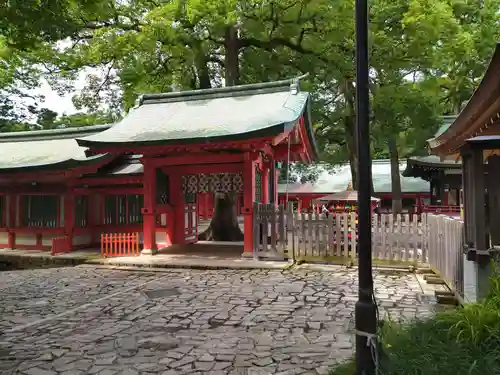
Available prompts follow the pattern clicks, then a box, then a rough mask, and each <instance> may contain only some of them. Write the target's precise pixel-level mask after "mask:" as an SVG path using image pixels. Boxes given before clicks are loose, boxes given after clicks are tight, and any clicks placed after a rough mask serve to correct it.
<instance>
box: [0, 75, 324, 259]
mask: <svg viewBox="0 0 500 375" xmlns="http://www.w3.org/2000/svg"><path fill="white" fill-rule="evenodd" d="M310 107H311V99H310V95H309V93H307V92H303V91H301V90H300V88H299V82H298V80H295V79H294V80H285V81H279V82H269V83H262V84H252V85H242V86H235V87H225V88H216V89H208V90H197V91H187V92H173V93H166V94H148V95H143V96H141V97H140V99H139V101H138V105H137V106H136V107H135V108H134V109H133V110H131V111H130V112H129V113H128V115H127V116H126V117H125V118H124V119H123V120H121V121H120V122H118V123H116V124H114V125H102V126H91V127H84V128H77V129H59V130H47V131H33V132H20V133H6V134H0V212H1V215H0V246H3V247H8V248H20V249H46V250H47V249H49V248H50V247H51V241H52V239H53V238H57V237H64V238H65V239H66V241H67V246H68V248H78V247H92V246H95V245H96V244H97V243H98V241H99V238H100V235H101V234H102V233H131V232H134V233H135V232H139V233H140V237H141V243H142V248H143V250H142V251H143V253H149V254H154V253H155V252H156V251H157V249H158V248H161V247H166V246H170V245H171V244H185V243H194V242H196V241H197V239H198V233H197V229H198V217H199V212H198V200H199V197H200V194H201V195H203V194H205V193H228V192H234V193H235V194H240V195H241V196H242V206H243V208H242V214H243V216H244V231H243V232H244V237H245V238H244V252H245V253H246V254H251V252H252V249H253V212H252V211H253V203H254V202H270V201H274V202H276V200H277V196H276V195H277V188H276V182H277V175H278V171H277V170H276V168H275V165H276V163H277V162H280V161H291V162H295V161H300V162H304V163H310V162H312V161H314V160H316V158H317V149H316V143H315V140H314V136H313V132H312V128H311V118H310V113H311V108H310Z"/></svg>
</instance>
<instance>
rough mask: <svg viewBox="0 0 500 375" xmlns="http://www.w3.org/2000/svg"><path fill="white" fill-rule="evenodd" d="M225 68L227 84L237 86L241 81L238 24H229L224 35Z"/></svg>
mask: <svg viewBox="0 0 500 375" xmlns="http://www.w3.org/2000/svg"><path fill="white" fill-rule="evenodd" d="M224 48H225V56H224V68H225V81H226V86H235V85H237V84H238V83H239V81H240V63H239V53H240V41H239V39H238V29H237V28H236V26H228V27H226V30H225V35H224Z"/></svg>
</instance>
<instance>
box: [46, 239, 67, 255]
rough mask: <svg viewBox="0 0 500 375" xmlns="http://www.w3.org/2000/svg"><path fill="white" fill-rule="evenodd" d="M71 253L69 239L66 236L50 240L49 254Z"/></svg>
mask: <svg viewBox="0 0 500 375" xmlns="http://www.w3.org/2000/svg"><path fill="white" fill-rule="evenodd" d="M69 252H71V246H70V245H69V238H68V237H66V236H62V237H54V238H53V239H52V249H51V254H52V255H57V254H65V253H69Z"/></svg>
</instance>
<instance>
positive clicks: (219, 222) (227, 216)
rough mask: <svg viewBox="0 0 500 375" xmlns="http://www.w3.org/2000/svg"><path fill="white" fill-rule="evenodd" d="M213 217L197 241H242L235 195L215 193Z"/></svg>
mask: <svg viewBox="0 0 500 375" xmlns="http://www.w3.org/2000/svg"><path fill="white" fill-rule="evenodd" d="M214 205H215V207H214V216H213V217H212V221H211V222H210V225H209V226H208V228H207V229H206V230H205V231H204V232H203V233H201V234H200V235H199V236H198V240H199V241H229V242H238V241H243V232H242V231H241V228H240V226H239V224H238V215H237V212H236V199H235V193H216V194H215V202H214Z"/></svg>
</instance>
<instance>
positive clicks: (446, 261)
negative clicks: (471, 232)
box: [254, 204, 463, 293]
mask: <svg viewBox="0 0 500 375" xmlns="http://www.w3.org/2000/svg"><path fill="white" fill-rule="evenodd" d="M462 228H463V223H462V222H461V221H460V220H456V219H454V218H450V217H447V216H444V215H432V214H422V215H412V216H410V215H408V214H403V215H392V214H380V215H373V217H372V258H373V259H374V261H378V262H380V263H382V264H401V265H409V264H412V265H420V266H427V267H431V268H433V269H434V270H435V271H436V272H438V273H439V274H440V275H441V277H442V278H443V279H444V280H445V281H446V282H447V283H448V285H449V286H450V287H451V288H453V289H454V290H456V291H457V292H459V293H463V264H462V262H461V261H462V230H463V229H462ZM357 239H358V237H357V218H356V214H354V213H344V214H336V215H329V216H328V218H327V217H325V216H324V215H319V214H306V213H302V214H298V213H297V212H293V211H292V210H291V208H290V209H289V210H285V208H284V207H283V206H279V207H276V206H273V205H269V204H255V205H254V255H255V257H256V258H259V259H261V258H268V259H269V258H274V259H276V258H278V259H286V258H288V259H294V260H305V261H325V262H334V263H345V262H346V261H349V262H352V263H355V262H356V258H357V246H356V244H357Z"/></svg>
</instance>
